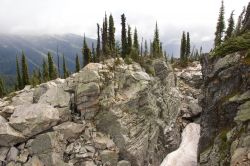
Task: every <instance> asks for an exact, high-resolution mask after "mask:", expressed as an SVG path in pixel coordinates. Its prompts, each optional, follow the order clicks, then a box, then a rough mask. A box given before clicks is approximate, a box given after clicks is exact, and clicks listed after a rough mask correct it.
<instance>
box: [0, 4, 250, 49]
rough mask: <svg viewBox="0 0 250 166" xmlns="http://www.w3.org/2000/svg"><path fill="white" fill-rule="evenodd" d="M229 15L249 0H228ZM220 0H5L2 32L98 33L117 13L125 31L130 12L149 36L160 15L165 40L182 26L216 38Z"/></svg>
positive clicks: (196, 36)
mask: <svg viewBox="0 0 250 166" xmlns="http://www.w3.org/2000/svg"><path fill="white" fill-rule="evenodd" d="M224 2H225V12H226V14H225V17H226V19H227V18H228V17H229V15H230V13H231V11H232V10H235V19H236V18H237V17H238V15H239V13H240V12H241V11H242V8H243V6H246V5H247V4H248V2H249V0H224ZM220 4H221V1H220V0H0V33H12V34H47V33H49V34H62V33H74V34H80V35H82V34H83V33H86V35H87V36H88V37H92V38H96V23H97V22H99V23H101V22H102V19H103V16H104V13H105V11H106V12H107V14H109V13H112V14H113V16H114V19H115V24H116V26H117V30H116V31H117V33H116V35H117V36H120V15H121V14H122V13H125V15H126V17H127V21H128V23H129V24H131V26H132V27H134V26H136V27H137V29H138V32H139V36H144V38H146V39H150V38H151V37H152V34H153V30H154V26H155V22H156V20H157V22H158V24H159V28H160V35H161V38H162V39H163V42H164V43H165V44H169V43H170V44H173V43H179V39H180V36H181V33H182V31H183V30H185V31H189V32H190V33H191V40H192V41H193V42H195V43H199V42H205V41H209V40H212V39H213V38H214V31H215V26H216V21H217V17H218V12H219V8H220Z"/></svg>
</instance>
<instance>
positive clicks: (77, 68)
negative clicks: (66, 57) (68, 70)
mask: <svg viewBox="0 0 250 166" xmlns="http://www.w3.org/2000/svg"><path fill="white" fill-rule="evenodd" d="M79 71H80V62H79V57H78V54H76V72H79Z"/></svg>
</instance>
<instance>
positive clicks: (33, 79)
mask: <svg viewBox="0 0 250 166" xmlns="http://www.w3.org/2000/svg"><path fill="white" fill-rule="evenodd" d="M38 84H39V78H38V73H37V72H36V70H33V73H32V77H31V85H32V87H35V86H37V85H38Z"/></svg>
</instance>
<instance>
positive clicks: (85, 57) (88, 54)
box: [82, 35, 91, 67]
mask: <svg viewBox="0 0 250 166" xmlns="http://www.w3.org/2000/svg"><path fill="white" fill-rule="evenodd" d="M82 55H83V67H85V66H86V65H87V64H88V63H90V62H91V52H90V49H89V47H88V45H87V42H86V38H85V35H84V39H83V49H82Z"/></svg>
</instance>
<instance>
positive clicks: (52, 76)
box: [48, 52, 57, 80]
mask: <svg viewBox="0 0 250 166" xmlns="http://www.w3.org/2000/svg"><path fill="white" fill-rule="evenodd" d="M48 66H49V80H54V79H56V78H57V72H56V68H55V65H54V61H53V57H52V55H51V53H50V52H48Z"/></svg>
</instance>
